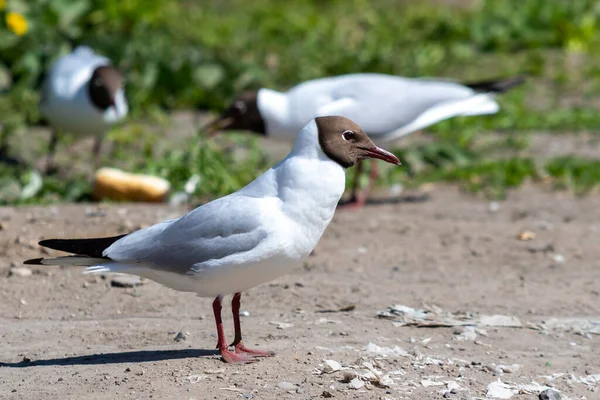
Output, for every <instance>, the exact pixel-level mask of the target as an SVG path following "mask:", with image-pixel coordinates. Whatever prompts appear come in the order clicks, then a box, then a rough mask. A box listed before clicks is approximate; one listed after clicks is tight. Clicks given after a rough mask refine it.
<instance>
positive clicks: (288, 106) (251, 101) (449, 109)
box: [205, 73, 524, 207]
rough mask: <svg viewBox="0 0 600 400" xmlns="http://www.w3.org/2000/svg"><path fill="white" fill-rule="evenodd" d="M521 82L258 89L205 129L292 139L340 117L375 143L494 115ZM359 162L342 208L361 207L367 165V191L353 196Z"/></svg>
mask: <svg viewBox="0 0 600 400" xmlns="http://www.w3.org/2000/svg"><path fill="white" fill-rule="evenodd" d="M523 81H524V79H523V78H521V77H514V78H509V79H505V80H496V81H487V82H478V83H471V84H459V83H455V82H451V81H448V80H441V79H429V78H418V79H417V78H414V79H411V78H402V77H398V76H391V75H383V74H373V73H362V74H350V75H341V76H337V77H330V78H322V79H316V80H312V81H307V82H304V83H301V84H299V85H297V86H295V87H293V88H291V89H290V90H288V91H287V92H278V91H275V90H271V89H266V88H262V89H260V90H258V91H254V92H246V93H243V94H242V95H240V96H239V97H238V98H237V99H236V100H235V101H234V102H233V103H232V104H231V105H230V106H229V107H228V108H227V109H226V110H225V111H224V112H223V114H221V116H219V117H218V118H217V119H215V120H214V121H211V122H210V123H209V124H208V125H207V126H206V127H205V129H207V130H208V132H209V134H213V133H216V132H217V131H219V130H247V131H252V132H255V133H259V134H263V135H266V136H267V137H269V138H274V139H282V140H288V141H293V140H294V137H295V134H296V133H297V132H298V131H299V129H300V128H301V127H302V126H304V124H306V122H307V121H310V120H311V119H312V118H314V117H317V116H321V115H341V116H345V117H347V118H350V119H352V120H354V121H356V122H357V123H358V124H359V125H360V126H361V127H362V128H363V129H364V130H365V132H366V133H367V134H368V135H369V136H370V137H371V138H372V139H373V141H374V142H375V143H377V144H383V143H389V142H391V141H394V140H396V139H399V138H401V137H403V136H405V135H408V134H409V133H412V132H415V131H417V130H419V129H423V128H425V127H427V126H430V125H433V124H435V123H437V122H439V121H442V120H445V119H448V118H452V117H456V116H468V115H484V114H494V113H496V112H497V111H498V110H499V105H498V103H497V102H496V101H495V100H494V97H495V95H496V94H497V93H502V92H504V91H506V90H508V89H510V88H512V87H514V86H517V85H519V84H521V83H522V82H523ZM361 171H362V164H359V165H358V166H357V171H356V175H355V180H354V184H353V187H352V198H351V200H350V202H349V203H348V205H350V206H352V207H360V206H362V205H363V204H364V203H365V201H366V198H367V195H368V192H369V191H370V189H371V187H372V185H373V184H374V182H375V180H376V178H377V174H378V170H377V167H376V163H373V165H372V168H371V175H370V181H369V186H368V188H367V189H366V190H365V191H364V192H362V193H359V191H358V189H359V187H358V186H359V177H360V172H361Z"/></svg>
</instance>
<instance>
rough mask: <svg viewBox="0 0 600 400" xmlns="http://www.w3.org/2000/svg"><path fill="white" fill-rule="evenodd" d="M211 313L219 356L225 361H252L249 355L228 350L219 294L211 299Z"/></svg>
mask: <svg viewBox="0 0 600 400" xmlns="http://www.w3.org/2000/svg"><path fill="white" fill-rule="evenodd" d="M213 313H214V314H215V322H216V323H217V337H218V340H217V349H218V350H219V353H221V357H223V360H225V362H227V363H249V362H252V361H254V360H253V358H252V356H251V355H248V354H236V353H233V352H231V351H230V350H229V348H228V346H227V341H226V340H225V333H224V332H223V320H222V319H221V296H218V297H217V298H216V299H215V301H213Z"/></svg>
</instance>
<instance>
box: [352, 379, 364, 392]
mask: <svg viewBox="0 0 600 400" xmlns="http://www.w3.org/2000/svg"><path fill="white" fill-rule="evenodd" d="M363 386H365V383H364V382H363V381H361V380H360V379H358V378H354V379H352V380H351V381H350V387H351V388H352V389H356V390H358V389H360V388H362V387H363Z"/></svg>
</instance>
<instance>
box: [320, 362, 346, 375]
mask: <svg viewBox="0 0 600 400" xmlns="http://www.w3.org/2000/svg"><path fill="white" fill-rule="evenodd" d="M340 369H342V364H340V363H339V362H337V361H335V360H325V368H323V372H325V373H326V374H330V373H332V372H335V371H339V370H340Z"/></svg>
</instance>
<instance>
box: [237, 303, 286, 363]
mask: <svg viewBox="0 0 600 400" xmlns="http://www.w3.org/2000/svg"><path fill="white" fill-rule="evenodd" d="M241 298H242V294H241V293H236V294H234V295H233V300H231V312H232V313H233V326H234V327H235V338H234V339H233V343H231V345H232V346H235V353H236V354H248V355H250V356H252V357H271V356H274V355H275V353H274V352H272V351H261V350H250V349H248V348H246V346H244V342H243V341H242V329H241V325H240V300H241Z"/></svg>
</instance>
